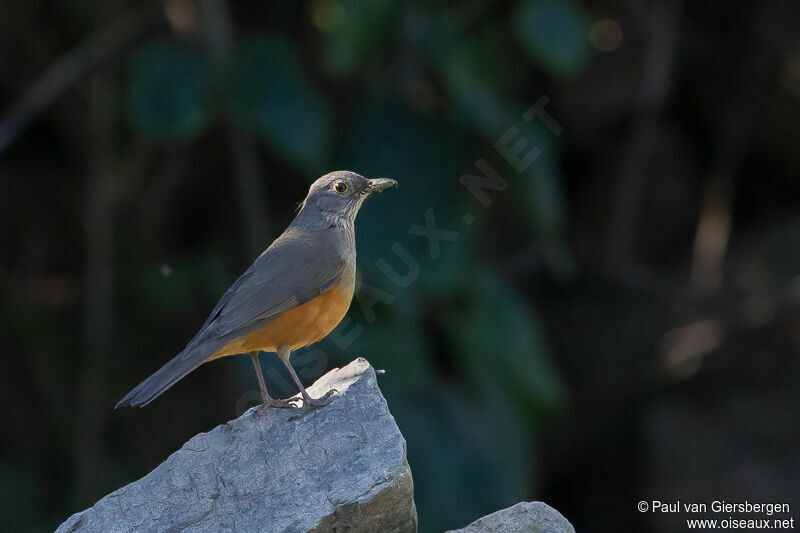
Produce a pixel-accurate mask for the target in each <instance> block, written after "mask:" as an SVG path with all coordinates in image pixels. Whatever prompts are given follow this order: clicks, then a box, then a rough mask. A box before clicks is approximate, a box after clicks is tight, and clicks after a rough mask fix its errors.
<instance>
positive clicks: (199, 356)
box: [117, 231, 345, 407]
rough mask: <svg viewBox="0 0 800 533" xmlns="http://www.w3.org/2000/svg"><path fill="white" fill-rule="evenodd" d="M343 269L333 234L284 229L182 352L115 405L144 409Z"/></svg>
mask: <svg viewBox="0 0 800 533" xmlns="http://www.w3.org/2000/svg"><path fill="white" fill-rule="evenodd" d="M344 267H345V260H344V259H343V258H342V257H341V255H340V254H339V251H338V249H337V248H336V247H335V239H334V238H333V236H329V235H324V234H319V233H317V234H314V235H308V234H302V233H298V232H291V231H287V232H286V233H284V234H283V235H281V236H280V237H279V238H278V239H276V240H275V242H273V243H272V245H271V246H270V247H269V248H267V250H266V251H265V252H264V253H263V254H261V255H260V256H259V257H258V259H256V260H255V262H253V264H252V265H251V266H250V268H248V269H247V271H246V272H245V273H244V274H242V276H241V277H240V278H239V279H238V280H236V282H235V283H234V284H233V285H232V286H231V288H230V289H228V291H227V292H226V293H225V294H224V295H223V296H222V298H221V299H220V301H219V302H218V303H217V305H216V306H215V307H214V310H213V311H212V312H211V315H210V316H209V317H208V319H207V320H206V322H205V324H203V327H202V328H200V331H199V332H198V333H197V335H196V336H195V337H194V339H192V340H191V342H189V344H188V345H187V346H186V348H185V349H184V350H183V351H182V352H181V353H179V354H178V355H177V356H175V357H174V358H173V359H172V360H171V361H169V362H168V363H167V364H166V365H164V366H163V367H161V368H160V369H159V370H158V371H156V372H155V373H154V374H153V375H151V376H150V377H149V378H147V379H146V380H144V381H143V382H141V383H140V384H139V385H138V386H136V388H134V389H133V390H132V391H131V392H129V393H128V394H127V395H126V396H125V397H124V398H123V399H122V400H120V402H119V403H118V404H117V407H120V406H122V405H130V406H144V405H147V404H148V403H150V402H151V401H153V400H154V399H155V398H156V397H158V396H159V395H160V394H161V393H162V392H164V391H165V390H167V389H168V388H169V387H171V386H172V385H173V384H175V383H176V382H177V381H179V380H180V379H181V378H183V377H184V376H185V375H186V374H188V373H189V372H191V371H192V370H194V369H195V368H197V367H198V366H200V365H201V364H203V363H204V362H205V361H206V360H207V359H208V358H209V357H210V356H211V355H212V354H213V353H215V352H216V351H217V350H219V349H220V348H222V346H224V345H225V344H227V343H228V342H230V341H231V340H233V339H236V338H238V337H241V336H243V335H246V334H248V333H250V332H252V331H255V330H257V329H260V328H262V327H264V326H265V325H267V324H269V322H271V321H272V320H274V319H275V317H276V316H277V315H279V314H280V313H282V312H284V311H287V310H289V309H291V308H293V307H296V306H298V305H301V304H303V303H305V302H307V301H309V300H311V299H313V298H315V297H316V296H318V295H320V294H322V293H324V292H325V291H327V290H328V289H330V288H332V287H333V286H334V285H336V283H337V282H338V281H339V279H340V278H341V275H342V272H343V270H344Z"/></svg>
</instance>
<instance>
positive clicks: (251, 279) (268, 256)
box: [190, 235, 345, 344]
mask: <svg viewBox="0 0 800 533" xmlns="http://www.w3.org/2000/svg"><path fill="white" fill-rule="evenodd" d="M315 237H318V236H317V235H315ZM328 240H330V239H326V238H322V239H319V238H314V239H311V240H309V239H308V238H307V237H305V236H299V235H293V236H291V237H290V238H284V237H283V236H282V237H281V238H280V239H278V240H276V241H275V243H273V245H272V246H270V248H268V249H267V251H266V252H264V253H263V254H262V255H261V256H259V258H258V259H256V261H255V262H254V263H253V264H252V265H251V266H250V268H249V269H248V270H247V271H246V272H245V273H244V274H242V276H241V277H240V278H239V279H238V280H237V281H236V283H234V284H233V286H231V288H230V289H228V291H227V292H226V293H225V295H223V297H222V298H221V299H220V301H219V302H218V303H217V305H216V307H215V308H214V310H213V311H212V312H211V315H210V316H209V317H208V319H207V320H206V323H205V324H204V325H203V327H202V328H201V330H200V332H198V335H197V337H195V340H193V341H192V342H196V341H199V342H200V343H203V342H207V341H209V340H214V339H228V340H229V339H234V338H238V337H240V336H242V335H244V334H246V333H249V332H250V331H252V330H254V329H258V328H261V327H264V326H265V325H267V324H268V323H269V322H271V321H272V320H273V319H274V318H275V317H276V316H277V315H279V314H280V313H283V312H284V311H288V310H289V309H291V308H293V307H297V306H298V305H301V304H304V303H306V302H308V301H309V300H312V299H313V298H315V297H317V296H319V295H320V294H322V293H324V292H325V291H327V290H328V289H330V288H331V287H333V286H334V285H336V283H337V282H338V281H339V278H340V277H341V275H342V271H343V270H344V266H345V261H344V259H342V258H341V256H340V255H339V253H338V252H337V250H336V249H335V248H334V247H333V246H330V245H329V244H328V243H327V241H328ZM190 344H191V343H190Z"/></svg>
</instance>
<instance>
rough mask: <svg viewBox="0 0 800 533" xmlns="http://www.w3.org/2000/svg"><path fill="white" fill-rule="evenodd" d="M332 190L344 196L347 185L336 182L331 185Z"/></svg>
mask: <svg viewBox="0 0 800 533" xmlns="http://www.w3.org/2000/svg"><path fill="white" fill-rule="evenodd" d="M333 190H334V191H336V192H338V193H339V194H344V193H346V192H347V183H345V182H343V181H337V182H336V183H335V184H334V185H333Z"/></svg>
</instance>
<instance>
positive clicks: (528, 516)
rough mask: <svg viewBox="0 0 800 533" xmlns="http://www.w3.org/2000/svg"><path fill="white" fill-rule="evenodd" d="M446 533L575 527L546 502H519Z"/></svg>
mask: <svg viewBox="0 0 800 533" xmlns="http://www.w3.org/2000/svg"><path fill="white" fill-rule="evenodd" d="M448 533H575V528H574V527H572V524H570V523H569V521H568V520H567V519H566V518H564V517H563V516H561V513H559V512H558V511H556V510H555V509H553V508H552V507H550V506H549V505H547V504H546V503H542V502H521V503H518V504H516V505H512V506H511V507H508V508H507V509H503V510H501V511H497V512H495V513H492V514H490V515H486V516H484V517H483V518H479V519H477V520H475V521H474V522H473V523H471V524H470V525H468V526H467V527H465V528H462V529H454V530H452V531H449V532H448Z"/></svg>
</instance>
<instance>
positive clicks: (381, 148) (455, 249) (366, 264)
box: [337, 99, 473, 297]
mask: <svg viewBox="0 0 800 533" xmlns="http://www.w3.org/2000/svg"><path fill="white" fill-rule="evenodd" d="M465 146H466V143H465V142H464V138H463V137H462V136H461V134H460V133H459V132H458V131H457V130H456V128H454V127H452V126H451V125H449V124H448V123H446V122H443V121H442V119H441V118H439V117H432V116H428V115H424V114H420V113H416V112H414V111H413V110H411V109H409V108H408V107H406V106H405V105H404V103H403V102H401V101H399V100H394V99H383V100H378V101H373V102H368V103H366V104H365V105H364V106H363V107H362V109H361V110H359V111H358V112H357V113H356V115H355V117H354V119H353V120H352V122H351V123H350V126H349V127H348V128H347V129H346V131H345V132H344V139H343V143H342V149H341V153H340V156H339V158H338V159H337V166H338V167H339V168H348V169H352V170H354V171H356V172H359V173H361V174H363V175H365V176H372V177H374V176H386V177H392V178H395V179H397V181H398V187H397V188H396V189H392V190H391V191H388V192H386V193H385V194H383V195H376V197H372V198H369V199H368V200H367V202H366V203H365V205H364V206H363V207H362V208H361V211H360V212H359V215H358V220H357V221H356V235H357V239H356V242H358V254H359V266H360V268H361V269H362V274H363V276H364V280H365V281H366V282H367V283H370V284H372V285H375V286H378V287H380V288H382V289H383V290H387V291H389V292H392V293H393V294H398V295H399V297H403V296H404V294H405V293H407V292H408V291H410V290H423V289H429V288H430V287H431V285H432V284H435V285H436V287H437V290H439V291H444V292H446V291H447V290H450V289H451V288H452V287H453V286H455V285H456V283H457V281H458V279H459V276H462V277H463V276H468V275H469V273H468V272H466V271H465V270H464V269H456V268H452V267H447V265H448V264H451V266H452V261H453V260H455V259H454V258H455V256H457V257H459V258H463V257H466V256H467V255H468V254H470V253H471V251H470V250H471V245H472V241H473V239H472V234H471V233H470V232H469V231H468V229H469V227H468V226H465V225H464V223H463V222H462V216H463V215H464V213H465V210H466V208H467V205H468V204H467V202H468V201H469V200H470V197H469V195H468V194H467V193H466V192H465V190H464V189H463V187H462V186H461V184H460V183H459V176H460V175H461V173H462V172H463V164H464V163H463V162H464V158H463V155H464V153H463V149H464V147H465ZM429 211H430V212H431V213H432V215H433V217H434V219H435V227H436V228H437V229H441V230H447V231H452V232H456V233H457V234H458V236H457V238H456V239H455V240H452V241H451V240H439V241H437V243H438V244H439V247H440V248H439V255H438V257H436V258H434V257H432V254H431V249H430V243H429V240H428V239H427V238H426V237H425V236H424V235H422V236H420V235H418V234H414V233H409V229H411V228H412V226H423V227H426V214H427V213H428V212H429ZM395 245H397V246H400V247H402V249H403V250H405V251H407V253H408V254H409V255H410V256H411V257H412V258H413V262H414V264H416V265H417V266H418V268H419V279H416V280H415V281H414V283H413V284H412V285H410V286H409V287H395V286H394V284H393V283H392V282H391V281H389V280H388V279H387V276H386V275H385V273H384V272H382V270H381V268H379V267H378V266H377V265H376V261H377V260H379V259H383V260H384V261H386V262H387V263H388V264H389V265H391V267H392V268H393V269H394V270H396V271H397V272H399V273H406V272H408V268H407V267H406V265H405V263H404V262H403V260H402V259H401V258H400V257H399V255H398V254H397V253H396V252H395V251H394V250H393V248H392V247H393V246H395ZM464 247H466V249H462V248H464ZM462 264H463V263H462ZM433 277H435V278H436V279H437V280H438V281H434V280H433Z"/></svg>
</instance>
